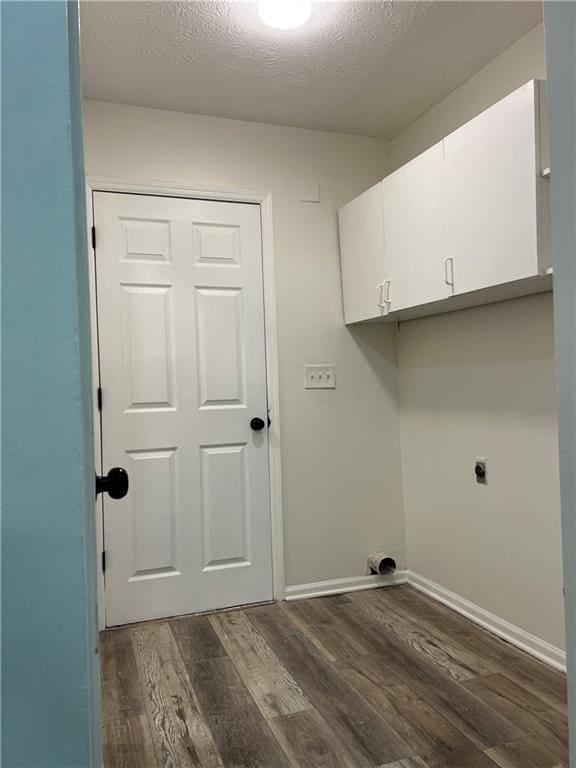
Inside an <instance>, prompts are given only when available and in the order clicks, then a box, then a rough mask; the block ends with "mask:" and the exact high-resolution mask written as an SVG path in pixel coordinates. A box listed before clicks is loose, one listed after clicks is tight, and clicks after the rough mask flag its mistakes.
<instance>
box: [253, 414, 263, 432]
mask: <svg viewBox="0 0 576 768" xmlns="http://www.w3.org/2000/svg"><path fill="white" fill-rule="evenodd" d="M265 426H266V422H265V421H264V419H261V418H260V417H259V416H255V417H254V418H253V419H252V420H251V421H250V427H251V429H253V430H254V432H260V431H261V430H262V429H264V427H265Z"/></svg>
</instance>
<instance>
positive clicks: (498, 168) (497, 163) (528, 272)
mask: <svg viewBox="0 0 576 768" xmlns="http://www.w3.org/2000/svg"><path fill="white" fill-rule="evenodd" d="M536 96H537V94H536V90H535V84H534V82H530V83H528V84H527V85H525V86H523V87H522V88H520V89H519V90H517V91H515V92H514V93H512V94H510V96H507V97H506V98H505V99H502V101H500V102H498V103H497V104H495V105H494V106H493V107H491V108H490V109H487V110H486V111H485V112H483V113H482V114H480V115H478V117H475V118H474V119H473V120H471V121H470V122H469V123H466V125H464V126H462V128H459V129H458V130H457V131H455V132H454V133H452V134H450V135H449V136H447V137H446V139H445V140H444V155H445V184H446V234H447V253H446V255H447V256H449V257H451V258H453V259H454V285H455V292H456V293H466V292H468V291H476V290H480V289H482V288H488V287H490V286H494V285H500V284H502V283H509V282H512V281H514V280H521V279H524V278H527V277H531V276H533V275H535V274H538V271H539V266H538V262H539V257H538V185H539V184H540V183H541V180H540V179H539V178H537V159H538V158H537V152H536V149H537V146H538V136H537V131H538V121H537V111H536V110H535V98H536ZM538 160H539V159H538Z"/></svg>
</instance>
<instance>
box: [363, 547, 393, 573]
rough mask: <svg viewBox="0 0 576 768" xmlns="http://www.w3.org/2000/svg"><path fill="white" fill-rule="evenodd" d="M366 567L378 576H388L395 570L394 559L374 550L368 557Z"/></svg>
mask: <svg viewBox="0 0 576 768" xmlns="http://www.w3.org/2000/svg"><path fill="white" fill-rule="evenodd" d="M368 568H369V569H370V573H374V574H377V575H378V576H390V575H391V574H393V573H394V572H395V571H396V560H394V558H393V557H390V556H389V555H386V554H384V553H383V552H375V553H374V554H373V555H370V557H369V558H368Z"/></svg>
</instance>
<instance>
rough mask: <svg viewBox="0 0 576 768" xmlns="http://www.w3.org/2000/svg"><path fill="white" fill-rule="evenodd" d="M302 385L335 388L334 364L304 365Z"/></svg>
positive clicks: (313, 387)
mask: <svg viewBox="0 0 576 768" xmlns="http://www.w3.org/2000/svg"><path fill="white" fill-rule="evenodd" d="M304 387H305V389H336V371H335V368H334V365H333V364H329V365H305V366H304Z"/></svg>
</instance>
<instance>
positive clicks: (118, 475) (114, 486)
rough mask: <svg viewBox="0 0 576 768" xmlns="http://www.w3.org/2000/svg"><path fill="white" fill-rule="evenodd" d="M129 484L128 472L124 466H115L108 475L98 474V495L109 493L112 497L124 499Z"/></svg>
mask: <svg viewBox="0 0 576 768" xmlns="http://www.w3.org/2000/svg"><path fill="white" fill-rule="evenodd" d="M128 486H129V482H128V472H126V470H125V469H122V467H113V468H112V469H111V470H110V471H109V472H108V474H107V475H96V496H98V494H99V493H107V494H108V496H110V498H111V499H123V498H124V496H126V494H127V493H128Z"/></svg>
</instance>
